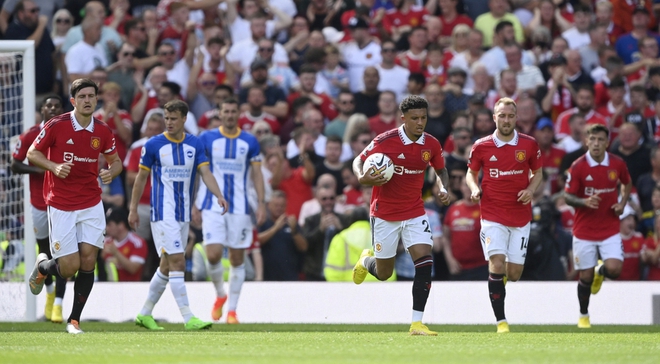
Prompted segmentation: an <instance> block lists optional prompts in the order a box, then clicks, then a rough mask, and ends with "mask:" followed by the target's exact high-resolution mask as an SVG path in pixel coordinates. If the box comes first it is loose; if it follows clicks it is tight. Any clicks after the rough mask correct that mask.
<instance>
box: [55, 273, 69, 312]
mask: <svg viewBox="0 0 660 364" xmlns="http://www.w3.org/2000/svg"><path fill="white" fill-rule="evenodd" d="M66 282H67V279H66V278H62V277H59V276H55V304H56V305H57V304H58V299H59V305H62V299H63V298H64V292H66Z"/></svg>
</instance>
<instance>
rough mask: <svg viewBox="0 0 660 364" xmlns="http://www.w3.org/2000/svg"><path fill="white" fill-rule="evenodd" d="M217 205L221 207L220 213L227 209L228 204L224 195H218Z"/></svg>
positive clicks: (225, 211) (224, 212)
mask: <svg viewBox="0 0 660 364" xmlns="http://www.w3.org/2000/svg"><path fill="white" fill-rule="evenodd" d="M218 205H220V207H222V215H224V214H226V213H227V211H229V204H228V203H227V200H225V199H224V197H218Z"/></svg>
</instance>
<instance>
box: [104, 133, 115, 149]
mask: <svg viewBox="0 0 660 364" xmlns="http://www.w3.org/2000/svg"><path fill="white" fill-rule="evenodd" d="M114 153H117V148H116V145H115V136H114V134H112V132H111V131H110V130H109V129H108V132H107V136H106V137H105V138H103V154H114Z"/></svg>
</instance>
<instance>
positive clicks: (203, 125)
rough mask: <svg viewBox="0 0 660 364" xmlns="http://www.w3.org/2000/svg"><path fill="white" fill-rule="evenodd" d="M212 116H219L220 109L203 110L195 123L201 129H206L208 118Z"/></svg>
mask: <svg viewBox="0 0 660 364" xmlns="http://www.w3.org/2000/svg"><path fill="white" fill-rule="evenodd" d="M214 116H220V110H218V109H211V110H209V111H207V112H205V113H204V114H203V115H202V117H201V118H199V120H198V121H197V125H198V126H199V127H200V128H202V129H208V125H209V120H211V118H212V117H214Z"/></svg>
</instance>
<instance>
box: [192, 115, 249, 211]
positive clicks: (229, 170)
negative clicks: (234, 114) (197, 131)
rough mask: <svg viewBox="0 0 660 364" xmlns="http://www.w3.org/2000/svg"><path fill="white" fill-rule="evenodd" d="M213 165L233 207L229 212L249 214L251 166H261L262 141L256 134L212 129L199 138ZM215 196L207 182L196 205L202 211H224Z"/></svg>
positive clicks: (221, 186) (226, 198)
mask: <svg viewBox="0 0 660 364" xmlns="http://www.w3.org/2000/svg"><path fill="white" fill-rule="evenodd" d="M199 139H200V140H201V142H202V144H203V145H204V149H205V150H206V155H207V157H208V158H209V161H210V163H211V171H212V172H213V176H214V177H215V179H216V181H217V182H218V186H220V190H221V191H222V193H223V195H224V197H225V200H227V203H228V204H229V211H228V212H229V213H231V214H239V215H240V214H248V213H249V208H248V174H249V171H250V166H251V165H252V164H253V163H255V164H256V165H255V167H259V165H260V163H261V155H260V154H259V142H258V141H257V138H255V137H254V136H253V135H251V134H249V133H246V132H244V131H242V130H241V129H238V131H237V132H236V133H235V134H234V135H228V134H227V133H225V132H224V131H223V130H222V127H220V128H218V129H215V130H208V131H206V132H204V133H203V134H201V135H200V136H199ZM214 200H215V199H214V196H213V194H212V193H211V192H209V191H208V189H207V188H206V186H205V185H204V184H203V183H200V190H199V192H198V194H197V203H196V205H197V206H199V207H200V209H201V210H209V209H210V210H211V211H221V208H220V206H219V205H218V204H217V203H214Z"/></svg>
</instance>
